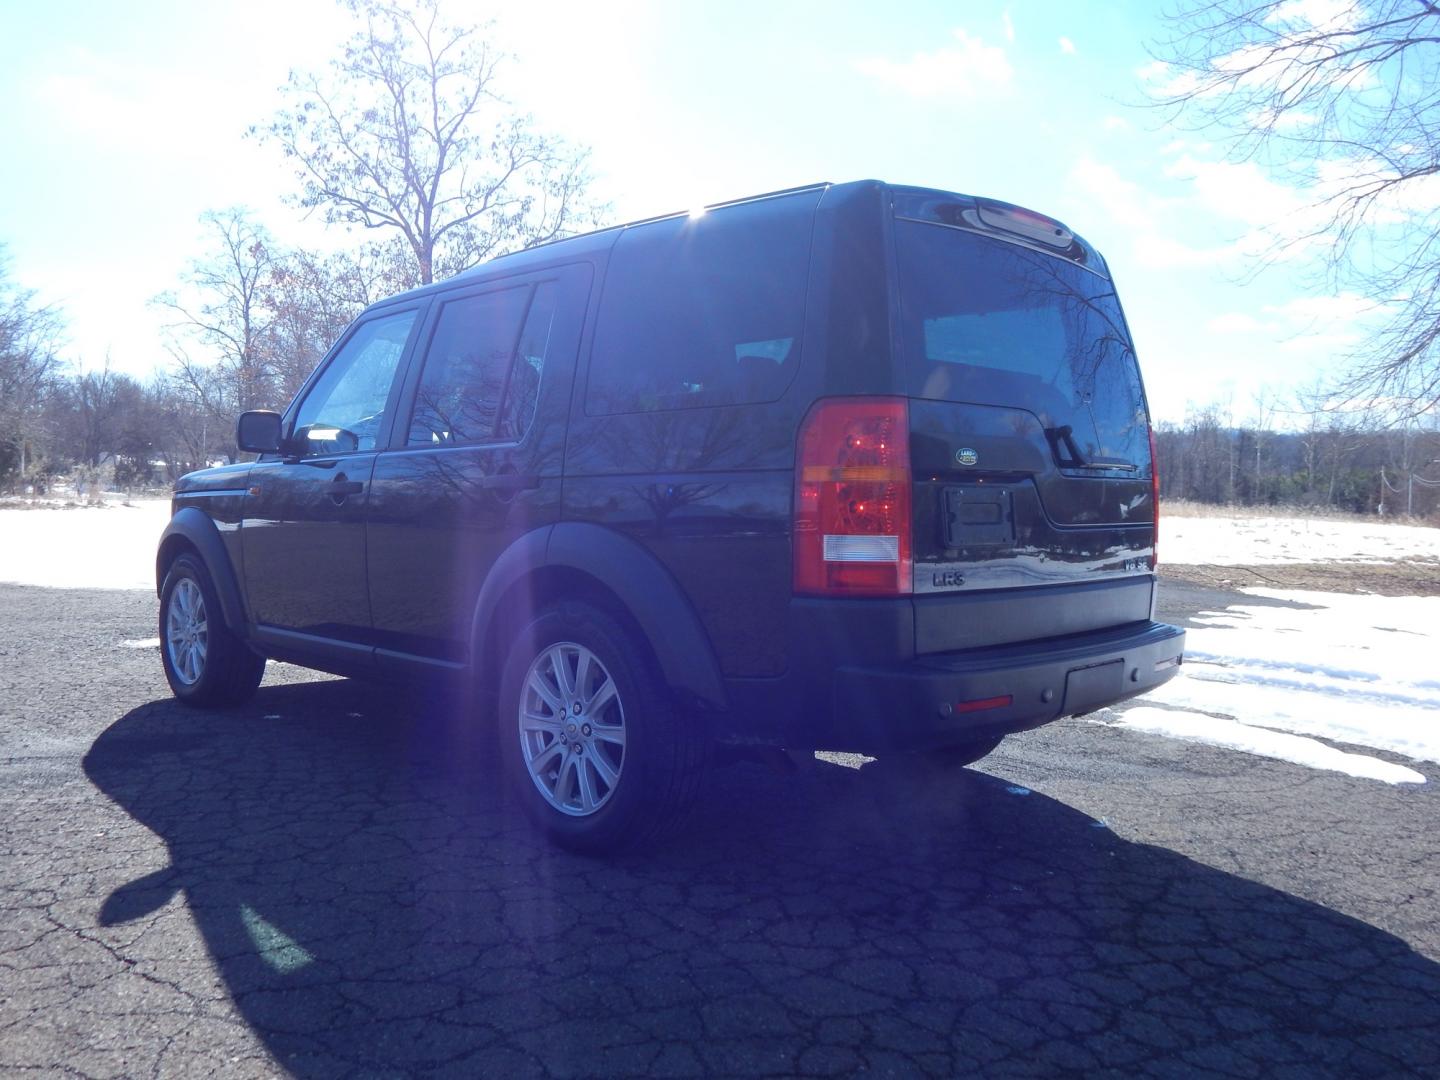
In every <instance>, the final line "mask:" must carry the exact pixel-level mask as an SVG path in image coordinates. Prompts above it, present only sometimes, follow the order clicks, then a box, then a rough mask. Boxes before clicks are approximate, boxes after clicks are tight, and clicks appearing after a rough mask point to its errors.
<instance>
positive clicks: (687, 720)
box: [499, 603, 707, 853]
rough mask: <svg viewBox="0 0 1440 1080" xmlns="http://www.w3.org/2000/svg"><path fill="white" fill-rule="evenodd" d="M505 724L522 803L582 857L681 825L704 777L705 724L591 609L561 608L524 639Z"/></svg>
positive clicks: (645, 654)
mask: <svg viewBox="0 0 1440 1080" xmlns="http://www.w3.org/2000/svg"><path fill="white" fill-rule="evenodd" d="M499 723H500V745H501V753H502V760H503V763H504V769H505V772H506V775H507V777H508V779H509V783H510V787H511V789H512V790H513V792H514V794H515V796H516V797H517V798H518V799H519V801H520V803H521V806H522V807H523V808H524V810H525V812H526V814H527V816H528V817H529V818H530V819H531V820H532V821H533V822H534V823H535V824H536V825H537V826H539V828H540V829H541V830H542V831H543V832H544V833H545V834H546V835H547V836H549V837H550V838H551V839H552V840H553V841H555V842H556V843H558V844H560V845H561V846H563V847H567V848H570V849H571V850H575V851H582V852H589V853H600V852H605V851H614V850H617V849H620V848H624V847H630V846H634V845H637V844H641V843H644V842H646V841H649V840H653V839H655V838H656V837H658V836H660V835H662V834H663V833H666V832H670V831H672V830H674V829H676V828H678V826H679V825H680V824H681V823H682V822H683V815H684V811H685V810H687V809H688V808H689V806H690V805H691V803H692V802H693V801H694V797H695V794H696V791H697V790H698V787H699V782H700V779H701V776H702V775H703V772H704V767H705V759H706V747H707V737H706V731H705V729H704V726H703V724H702V723H701V718H700V717H698V716H694V715H683V714H680V713H679V712H677V710H676V709H675V708H674V706H673V704H672V703H671V699H670V694H669V691H668V689H667V687H666V686H665V684H664V682H663V681H662V680H661V679H660V677H659V675H658V673H657V671H656V670H655V664H654V661H653V659H652V658H651V656H650V653H649V650H648V649H646V648H645V647H644V646H643V644H642V643H641V642H639V641H637V640H636V639H635V638H634V637H633V636H632V635H631V634H630V632H629V631H627V630H626V629H625V628H624V627H622V626H621V625H620V624H619V623H618V622H616V621H615V620H614V619H612V618H611V617H610V616H609V615H607V614H605V613H604V612H602V611H600V610H598V609H596V608H593V607H590V606H589V605H587V604H580V603H566V604H561V605H558V606H557V607H554V608H552V609H550V610H549V611H546V612H544V613H543V614H541V615H540V616H539V617H538V618H536V619H535V621H534V622H532V623H531V624H530V625H529V626H528V627H526V629H525V630H524V631H523V632H522V633H521V634H520V636H519V638H518V639H517V641H516V642H515V644H514V646H513V647H512V648H511V651H510V656H509V658H508V659H507V661H506V663H505V670H504V674H503V678H502V680H501V690H500V710H499Z"/></svg>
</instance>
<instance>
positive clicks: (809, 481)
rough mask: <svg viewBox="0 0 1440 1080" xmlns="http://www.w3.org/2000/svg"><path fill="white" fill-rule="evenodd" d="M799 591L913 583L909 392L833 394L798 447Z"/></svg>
mask: <svg viewBox="0 0 1440 1080" xmlns="http://www.w3.org/2000/svg"><path fill="white" fill-rule="evenodd" d="M794 526H795V528H794V553H795V591H796V592H797V593H808V594H811V595H819V596H899V595H902V594H905V593H909V592H910V591H911V588H912V585H911V574H912V570H913V565H914V563H913V557H912V555H911V539H910V537H911V522H910V411H909V406H908V405H907V403H906V401H905V399H904V398H888V397H887V398H828V399H822V400H821V401H818V402H816V403H815V405H814V406H813V407H812V408H811V410H810V412H809V414H808V415H807V416H806V417H805V422H804V423H803V424H802V425H801V427H800V440H799V445H798V446H797V448H796V454H795V521H794Z"/></svg>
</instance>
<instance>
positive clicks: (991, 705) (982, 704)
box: [955, 694, 1015, 713]
mask: <svg viewBox="0 0 1440 1080" xmlns="http://www.w3.org/2000/svg"><path fill="white" fill-rule="evenodd" d="M1014 700H1015V699H1014V698H1013V697H1012V696H1011V695H1009V694H1004V695H1002V696H1000V697H987V698H980V699H979V700H977V701H962V702H960V703H959V704H958V705H956V706H955V711H956V712H957V713H961V712H979V711H980V710H982V709H1001V708H1004V707H1005V706H1006V705H1009V704H1010V703H1011V702H1013V701H1014Z"/></svg>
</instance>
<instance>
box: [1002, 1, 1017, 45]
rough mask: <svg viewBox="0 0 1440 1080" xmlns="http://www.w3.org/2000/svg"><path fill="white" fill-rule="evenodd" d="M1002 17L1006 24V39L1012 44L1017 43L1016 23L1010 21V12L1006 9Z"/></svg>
mask: <svg viewBox="0 0 1440 1080" xmlns="http://www.w3.org/2000/svg"><path fill="white" fill-rule="evenodd" d="M1000 19H1001V21H1002V22H1004V24H1005V40H1006V41H1008V42H1009V43H1010V44H1011V45H1014V44H1015V24H1014V23H1013V22H1011V21H1010V12H1009V11H1008V10H1006V11H1005V12H1004V13H1002V14H1001V16H1000Z"/></svg>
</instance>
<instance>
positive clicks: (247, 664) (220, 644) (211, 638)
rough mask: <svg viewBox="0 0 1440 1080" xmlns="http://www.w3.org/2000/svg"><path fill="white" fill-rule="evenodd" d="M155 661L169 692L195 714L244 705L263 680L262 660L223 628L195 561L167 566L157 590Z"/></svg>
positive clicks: (209, 584)
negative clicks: (157, 647)
mask: <svg viewBox="0 0 1440 1080" xmlns="http://www.w3.org/2000/svg"><path fill="white" fill-rule="evenodd" d="M160 660H161V663H162V664H164V666H165V681H166V682H168V683H169V684H170V690H171V692H172V693H173V694H174V695H175V696H176V697H177V698H178V699H179V700H180V701H182V702H184V703H185V704H186V705H194V706H196V707H199V708H206V707H211V706H224V705H239V704H240V703H241V702H244V701H248V700H249V699H250V697H251V696H252V695H254V693H255V688H256V687H258V686H259V685H260V679H261V678H262V677H263V676H264V674H265V658H264V657H263V656H258V655H256V654H255V653H253V652H251V651H250V649H249V648H248V647H247V646H246V645H245V643H244V642H243V641H241V640H240V639H239V638H238V637H236V636H235V633H234V631H232V630H231V629H230V627H229V626H227V625H226V624H225V616H224V614H223V613H222V611H221V608H220V598H219V596H218V595H217V594H216V592H215V583H214V582H213V581H212V580H211V578H210V571H209V570H207V569H206V568H205V563H204V562H203V561H201V559H200V558H199V556H197V555H192V554H185V555H181V556H180V557H179V558H177V559H176V560H175V561H174V562H173V563H171V564H170V570H169V572H168V573H166V575H165V584H164V585H163V586H162V587H161V589H160Z"/></svg>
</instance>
